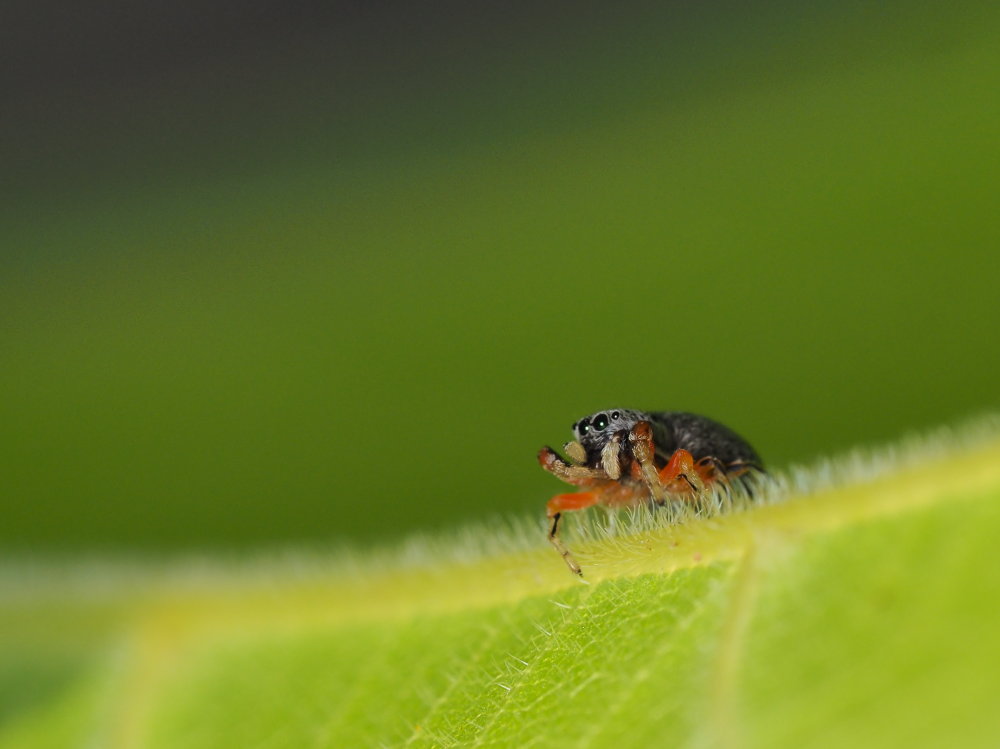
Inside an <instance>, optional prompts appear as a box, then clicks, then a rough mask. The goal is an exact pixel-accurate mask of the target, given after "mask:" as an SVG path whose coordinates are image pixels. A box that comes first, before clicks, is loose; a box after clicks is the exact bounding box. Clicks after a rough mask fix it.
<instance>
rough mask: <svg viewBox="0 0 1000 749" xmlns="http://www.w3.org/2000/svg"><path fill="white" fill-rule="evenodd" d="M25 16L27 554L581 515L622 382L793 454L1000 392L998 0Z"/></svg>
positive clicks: (9, 361)
mask: <svg viewBox="0 0 1000 749" xmlns="http://www.w3.org/2000/svg"><path fill="white" fill-rule="evenodd" d="M4 13H6V14H7V16H8V17H7V18H6V20H5V22H3V23H0V47H2V48H3V49H4V50H5V52H6V54H7V58H8V63H9V64H6V65H4V69H3V72H2V76H3V77H2V79H0V83H2V84H3V88H4V90H6V91H7V92H8V93H7V94H6V95H5V96H4V99H5V102H6V103H5V104H4V105H3V111H2V112H0V142H2V143H0V166H2V172H0V191H2V194H0V197H2V201H0V253H2V254H0V425H2V428H0V518H2V520H0V547H2V548H3V549H5V550H7V551H8V552H12V553H41V554H44V553H65V552H72V551H79V550H97V551H118V552H142V553H161V552H171V551H190V550H195V549H204V548H211V549H245V548H258V547H273V546H284V545H290V544H307V545H324V544H327V543H329V542H339V541H351V542H357V543H367V542H370V541H372V540H376V539H392V538H396V537H399V536H401V535H404V534H406V533H409V532H412V531H414V530H416V529H434V528H440V527H448V526H454V525H456V524H460V523H463V522H467V521H469V520H474V519H477V518H484V517H489V516H494V515H496V514H508V513H521V514H524V513H530V512H537V513H541V511H542V508H543V505H544V502H545V500H546V499H547V498H548V497H549V496H550V495H551V494H553V493H555V492H557V491H560V485H559V484H558V482H556V481H555V480H554V479H552V477H550V476H547V475H546V474H544V473H543V472H542V471H541V469H540V468H539V467H538V466H537V464H536V462H535V452H536V451H537V449H538V448H539V447H540V446H541V445H542V444H545V443H552V444H556V445H558V444H561V443H562V442H563V441H564V440H565V439H567V438H568V436H569V425H570V424H571V423H572V422H573V421H574V420H576V419H577V418H578V417H580V416H581V415H583V414H586V413H589V412H592V411H595V410H597V409H600V408H604V407H608V406H627V407H636V408H648V409H684V410H693V411H697V412H702V413H706V414H709V415H712V416H714V417H716V418H718V419H720V420H722V421H724V422H725V423H727V424H730V425H731V426H733V427H734V428H736V429H737V430H739V431H741V432H743V433H744V434H745V435H746V436H747V437H748V438H749V439H750V440H751V441H752V442H753V443H754V444H755V445H756V446H757V448H758V449H759V451H760V452H761V453H762V454H763V455H764V457H765V459H766V460H768V461H769V462H770V463H771V464H772V465H773V466H781V465H786V464H788V463H790V462H795V461H808V460H809V459H811V458H813V457H814V456H817V455H820V454H826V453H831V452H836V451H838V450H842V449H844V448H847V447H849V446H852V445H855V444H874V443H878V442H882V441H886V440H891V439H893V438H895V437H897V436H899V435H900V434H902V433H905V432H907V431H909V430H914V429H921V428H926V427H929V426H932V425H936V424H939V423H942V422H950V421H955V420H958V419H962V418H964V417H966V416H970V415H974V414H977V413H980V412H982V411H986V410H991V409H996V408H997V407H998V405H1000V396H998V390H997V375H998V370H1000V367H998V365H1000V346H998V345H997V344H998V335H997V334H998V328H1000V313H998V305H997V289H998V281H1000V260H998V257H997V252H998V249H1000V221H998V218H997V216H998V206H997V203H998V185H1000V179H998V178H1000V137H998V132H1000V130H998V122H1000V96H998V95H997V92H998V91H1000V45H998V44H997V41H996V40H997V38H998V33H1000V6H998V5H996V4H995V3H989V2H953V3H904V2H889V3H882V4H878V5H877V7H873V6H871V5H870V4H867V3H855V2H846V3H836V4H834V3H800V2H795V3H793V2H779V1H775V0H772V1H770V2H764V3H757V4H745V3H721V2H707V3H699V4H680V3H648V4H638V3H626V4H615V5H613V6H611V5H604V4H578V3H553V4H547V5H545V6H544V7H539V6H538V5H537V4H531V3H517V4H512V5H511V4H508V5H504V6H502V7H501V6H490V7H487V6H482V5H479V4H470V5H466V4H460V3H443V4H410V3H403V2H393V3H382V4H379V5H378V7H367V6H366V4H339V5H333V6H323V5H320V4H315V5H313V4H309V3H292V4H288V3H278V2H251V3H239V4H237V3H224V2H218V1H213V2H208V3H204V2H202V3H197V4H195V3H191V2H189V3H184V2H181V3H175V4H171V7H166V6H162V7H161V6H159V5H153V4H147V5H139V6H135V5H134V4H133V5H127V4H122V3H118V4H116V3H108V4H104V5H98V6H94V7H92V8H90V9H88V11H71V10H70V9H69V8H68V6H65V5H64V4H59V3H42V4H37V3H36V4H28V3H21V4H18V3H14V4H13V5H10V6H8V7H7V10H6V11H4ZM84 13H85V14H86V15H84Z"/></svg>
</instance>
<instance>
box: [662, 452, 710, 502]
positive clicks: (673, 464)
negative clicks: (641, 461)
mask: <svg viewBox="0 0 1000 749" xmlns="http://www.w3.org/2000/svg"><path fill="white" fill-rule="evenodd" d="M699 469H700V470H699ZM714 472H715V467H714V465H711V464H709V466H708V467H707V468H706V467H704V466H699V465H696V464H695V462H694V456H693V455H691V453H689V452H688V451H687V450H684V449H679V450H675V451H674V454H673V455H671V456H670V460H668V461H667V464H666V465H665V466H663V468H662V469H661V470H660V474H659V478H660V482H661V483H662V484H663V485H664V486H665V487H667V490H668V491H670V492H671V493H674V494H687V493H688V492H694V494H695V495H696V496H701V495H702V494H704V493H705V484H706V483H707V482H709V481H711V480H712V477H713V476H714Z"/></svg>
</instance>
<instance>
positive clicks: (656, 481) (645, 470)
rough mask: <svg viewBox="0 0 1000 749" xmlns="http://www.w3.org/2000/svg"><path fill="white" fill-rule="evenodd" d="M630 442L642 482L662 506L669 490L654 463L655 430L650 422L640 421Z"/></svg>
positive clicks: (632, 432)
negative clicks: (661, 479)
mask: <svg viewBox="0 0 1000 749" xmlns="http://www.w3.org/2000/svg"><path fill="white" fill-rule="evenodd" d="M628 440H629V443H630V444H631V445H632V455H633V456H634V457H635V459H636V461H637V462H638V463H639V468H640V471H641V473H642V480H643V481H644V482H646V486H647V487H648V488H649V494H650V496H651V497H652V498H653V501H654V502H656V504H658V505H662V504H663V503H665V502H666V501H667V489H666V487H665V486H664V485H663V483H662V482H661V481H660V475H659V472H658V471H657V470H656V463H655V462H654V461H653V456H654V455H656V445H655V444H653V428H652V427H651V426H650V424H649V422H648V421H640V422H638V423H637V424H636V425H635V426H633V427H632V430H631V431H630V432H629V434H628Z"/></svg>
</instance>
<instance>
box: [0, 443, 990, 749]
mask: <svg viewBox="0 0 1000 749" xmlns="http://www.w3.org/2000/svg"><path fill="white" fill-rule="evenodd" d="M994 434H995V432H994ZM994 440H995V438H994ZM951 443H952V446H951V447H947V446H946V445H947V442H946V441H944V440H939V441H937V442H934V443H928V444H925V445H924V446H923V447H922V448H912V447H911V448H909V449H907V450H904V451H902V453H901V457H896V458H894V459H892V460H890V459H889V458H890V453H886V454H885V455H883V456H881V457H880V458H869V459H864V458H859V457H854V458H850V459H845V460H842V461H840V462H838V463H835V464H831V465H824V466H817V467H815V468H814V469H812V470H811V471H810V472H807V473H800V474H796V475H797V476H798V478H796V479H794V480H793V479H791V478H788V479H786V480H785V486H784V488H781V487H779V488H776V489H774V490H773V491H772V492H771V494H770V495H769V497H768V501H764V502H761V503H759V504H758V505H757V506H754V507H750V508H744V509H741V510H738V511H733V512H729V513H724V514H721V515H717V516H712V517H701V518H697V517H688V518H686V519H684V520H683V521H682V522H680V523H673V524H666V523H664V522H662V519H658V518H656V517H653V516H649V515H648V514H644V513H636V514H635V515H634V516H632V517H630V518H626V517H624V516H623V517H620V518H618V519H617V521H618V523H619V526H618V527H617V529H610V530H609V529H608V528H607V527H606V526H607V523H608V522H609V521H608V520H607V519H605V518H603V517H602V516H601V515H600V514H599V513H597V514H594V515H593V518H594V519H593V521H592V522H591V523H590V524H589V525H588V524H587V522H576V523H575V524H574V523H570V525H569V528H568V531H569V533H568V535H567V542H568V543H569V544H570V545H571V547H572V548H573V549H574V551H576V552H577V553H578V556H579V559H580V561H581V563H582V564H583V567H584V570H585V573H586V575H587V577H586V581H585V582H581V581H579V580H577V579H576V578H574V577H573V576H572V575H570V574H569V572H568V571H567V570H566V568H565V566H564V565H563V564H562V561H561V560H560V559H559V557H558V555H557V554H556V553H555V552H554V551H553V550H552V549H550V548H547V547H546V544H545V543H544V532H543V529H542V528H541V526H540V524H539V525H537V526H536V525H533V526H532V528H531V532H528V531H527V530H526V529H524V528H522V529H521V530H517V529H515V530H514V532H509V533H507V534H506V535H504V534H503V533H500V532H498V531H496V530H493V531H481V532H472V533H470V534H468V535H467V537H465V538H455V539H453V540H452V541H451V542H446V541H445V540H442V539H438V541H437V542H432V543H424V544H419V543H415V544H413V545H412V546H411V547H409V548H407V549H403V550H397V551H396V552H395V553H389V554H382V555H378V554H370V555H368V556H367V557H362V558H350V559H344V558H337V559H331V558H329V557H323V556H319V557H316V556H313V557H308V556H299V557H287V558H284V559H270V560H260V561H258V562H255V563H249V562H242V563H229V564H227V563H224V562H220V561H216V562H211V563H209V562H206V563H203V564H196V563H193V562H192V563H189V564H183V565H182V564H180V563H175V564H168V565H164V566H160V567H154V566H151V565H145V566H142V565H139V566H131V565H126V564H124V563H120V564H110V565H109V564H105V565H101V564H97V563H93V564H90V565H78V566H77V567H75V568H65V567H63V568H60V567H59V566H57V565H53V564H49V565H33V566H30V565H20V566H17V565H15V564H14V563H9V564H8V565H6V567H5V571H4V574H3V578H2V580H0V635H2V637H0V747H18V748H19V749H20V748H21V747H49V746H52V747H57V746H93V745H100V746H113V747H186V748H187V747H190V748H192V749H196V748H198V747H219V746H238V747H262V748H263V747H273V748H275V749H278V748H280V747H328V746H329V747H354V746H381V745H385V746H427V747H431V746H435V747H436V746H483V747H485V746H518V747H520V746H527V745H532V744H535V745H539V746H594V747H602V746H612V747H613V746H685V747H687V746H690V747H702V746H723V747H730V746H734V747H735V746H748V747H769V748H770V747H800V746H816V747H822V746H830V747H843V746H852V747H858V746H903V745H905V746H911V747H912V746H944V745H950V746H963V747H968V746H990V745H995V742H996V736H998V735H1000V714H998V712H997V711H996V710H995V709H994V702H995V695H996V694H997V693H998V692H1000V627H998V617H997V606H998V603H997V602H998V601H1000V564H998V561H1000V559H998V557H1000V552H998V544H997V539H1000V443H996V442H995V441H994V442H985V443H984V442H983V441H982V440H980V441H979V443H978V446H976V445H970V444H969V441H968V440H966V441H965V442H963V441H962V440H959V439H952V440H951ZM504 549H506V550H504Z"/></svg>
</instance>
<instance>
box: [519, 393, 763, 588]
mask: <svg viewBox="0 0 1000 749" xmlns="http://www.w3.org/2000/svg"><path fill="white" fill-rule="evenodd" d="M573 434H574V435H575V437H576V439H575V440H573V441H571V442H567V443H566V444H565V445H564V446H563V450H564V451H565V453H566V459H564V458H562V457H560V456H559V454H558V453H556V451H555V450H553V449H552V448H551V447H548V446H546V447H543V448H542V449H541V450H540V451H539V453H538V462H539V463H541V465H542V468H544V469H545V470H546V471H548V472H549V473H552V474H554V475H555V476H558V477H559V478H561V479H562V480H563V481H565V482H567V483H569V484H573V485H575V486H578V487H580V491H577V492H574V493H571V494H557V495H556V496H554V497H553V498H552V499H550V500H549V503H548V506H547V507H548V517H549V518H551V520H552V526H551V529H550V530H549V540H550V541H551V542H552V544H553V546H555V547H556V549H557V550H558V551H559V553H560V554H562V556H563V558H564V559H565V560H566V564H567V565H568V566H569V568H570V570H572V571H573V572H574V573H576V574H577V575H582V574H583V572H582V570H581V569H580V565H579V564H577V563H576V560H575V559H573V555H572V554H571V553H570V551H569V549H567V548H566V547H565V546H564V545H563V543H562V541H560V539H559V519H560V518H561V517H562V514H563V513H564V512H568V511H572V510H582V509H584V508H586V507H591V506H592V505H597V504H600V505H605V506H608V507H626V506H634V505H637V504H640V503H642V502H655V503H656V504H660V505H662V504H664V503H665V502H667V500H669V499H682V500H683V499H696V498H698V497H700V496H702V495H704V493H705V492H706V490H707V488H708V487H709V486H710V485H711V484H712V483H714V482H724V483H725V485H727V486H730V485H732V484H734V483H741V482H744V481H745V480H746V479H747V478H748V477H749V476H750V475H752V474H753V473H762V472H763V471H764V466H763V463H762V462H761V459H760V457H759V456H758V455H757V453H756V451H754V449H753V448H752V447H750V445H749V444H748V443H747V441H746V440H744V439H743V438H742V437H740V436H739V435H738V434H736V433H735V432H734V431H732V430H731V429H729V428H728V427H726V426H723V425H722V424H719V423H718V422H716V421H712V420H711V419H708V418H706V417H704V416H698V415H696V414H690V413H683V412H677V411H669V412H646V411H635V410H631V409H626V408H615V409H610V410H607V411H598V412H597V413H595V414H593V415H591V416H587V417H585V418H583V419H580V420H579V421H578V422H576V423H575V424H574V425H573Z"/></svg>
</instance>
